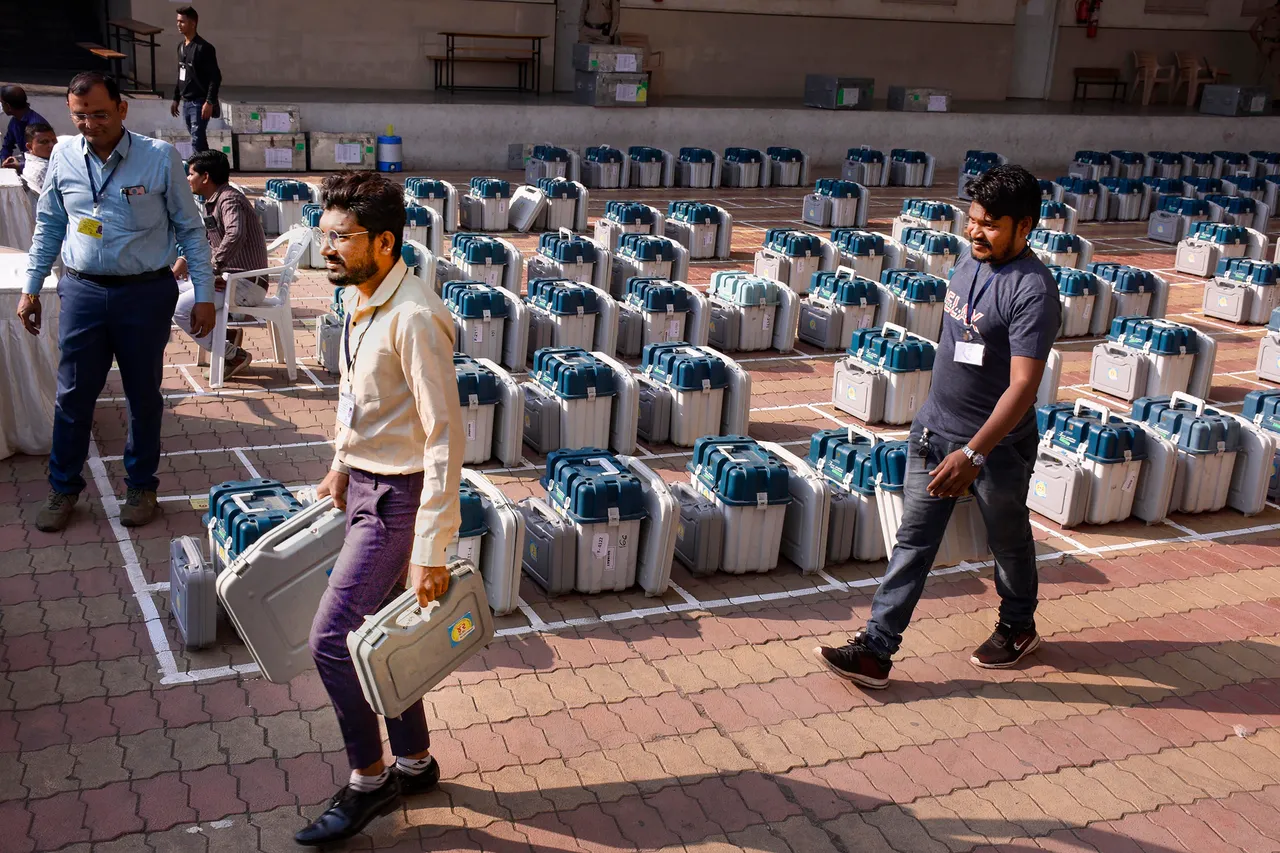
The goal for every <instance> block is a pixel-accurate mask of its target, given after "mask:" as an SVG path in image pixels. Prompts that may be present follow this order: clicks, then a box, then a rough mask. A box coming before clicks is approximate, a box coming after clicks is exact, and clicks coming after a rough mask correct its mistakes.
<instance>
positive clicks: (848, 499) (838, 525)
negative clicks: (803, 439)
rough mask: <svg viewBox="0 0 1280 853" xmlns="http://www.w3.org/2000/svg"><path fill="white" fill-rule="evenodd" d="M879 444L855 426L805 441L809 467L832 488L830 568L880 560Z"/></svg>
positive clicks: (881, 543) (829, 534)
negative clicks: (878, 508) (832, 565)
mask: <svg viewBox="0 0 1280 853" xmlns="http://www.w3.org/2000/svg"><path fill="white" fill-rule="evenodd" d="M880 443H881V439H880V438H879V437H878V436H877V435H876V434H875V433H873V432H870V431H868V430H864V429H861V428H860V427H856V426H851V427H847V428H844V429H830V430H820V431H818V432H816V433H814V434H813V436H812V437H811V438H810V440H809V456H808V459H809V464H810V465H811V466H813V468H814V470H816V471H817V472H818V473H819V474H821V475H822V476H823V477H825V478H826V479H827V481H828V482H829V483H830V484H831V491H832V494H831V520H830V523H829V525H828V528H827V529H828V535H827V561H828V562H830V563H841V562H844V561H846V560H850V559H853V560H863V561H870V560H882V559H884V557H885V550H884V536H883V535H882V534H881V532H880V515H879V512H878V510H877V509H876V485H875V484H876V473H877V472H876V467H875V462H876V454H875V453H874V452H873V450H874V449H875V447H876V445H878V444H880Z"/></svg>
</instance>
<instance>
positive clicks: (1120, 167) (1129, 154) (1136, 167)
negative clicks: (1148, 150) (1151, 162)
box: [1109, 149, 1147, 181]
mask: <svg viewBox="0 0 1280 853" xmlns="http://www.w3.org/2000/svg"><path fill="white" fill-rule="evenodd" d="M1109 153H1110V155H1111V174H1112V175H1113V176H1114V177H1117V178H1130V179H1132V180H1135V181H1137V180H1141V179H1142V175H1143V172H1144V171H1145V167H1146V160H1147V158H1146V156H1145V155H1143V153H1142V152H1141V151H1125V150H1120V149H1117V150H1115V151H1111V152H1109Z"/></svg>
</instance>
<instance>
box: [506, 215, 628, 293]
mask: <svg viewBox="0 0 1280 853" xmlns="http://www.w3.org/2000/svg"><path fill="white" fill-rule="evenodd" d="M528 268H529V271H528V276H527V278H528V280H529V281H532V280H534V279H537V278H562V279H568V280H569V281H580V282H583V283H585V284H593V285H595V286H596V287H602V288H603V287H605V286H606V282H607V279H608V276H609V274H610V272H611V269H610V266H609V251H608V250H607V249H605V247H604V246H603V245H601V244H600V243H598V242H596V241H595V240H593V239H591V238H590V237H582V236H580V235H576V234H574V233H573V232H572V231H569V230H568V229H565V228H561V229H559V230H558V231H553V232H548V233H546V234H542V235H540V236H539V237H538V251H537V252H535V253H534V254H532V255H530V256H529V263H528Z"/></svg>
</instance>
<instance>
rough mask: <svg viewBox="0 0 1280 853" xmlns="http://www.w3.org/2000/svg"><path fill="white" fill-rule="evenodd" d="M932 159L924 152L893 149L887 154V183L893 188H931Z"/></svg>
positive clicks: (909, 149)
mask: <svg viewBox="0 0 1280 853" xmlns="http://www.w3.org/2000/svg"><path fill="white" fill-rule="evenodd" d="M933 169H934V159H933V156H932V155H930V154H929V153H928V152H926V151H918V150H915V149H911V148H894V149H893V150H891V151H890V152H889V183H890V184H891V185H893V186H895V187H928V186H933Z"/></svg>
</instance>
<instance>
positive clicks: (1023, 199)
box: [965, 164, 1040, 228]
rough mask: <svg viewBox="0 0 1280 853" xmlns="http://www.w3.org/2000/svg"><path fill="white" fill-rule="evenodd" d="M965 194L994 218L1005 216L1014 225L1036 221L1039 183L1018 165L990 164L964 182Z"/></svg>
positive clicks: (1037, 220)
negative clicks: (976, 175)
mask: <svg viewBox="0 0 1280 853" xmlns="http://www.w3.org/2000/svg"><path fill="white" fill-rule="evenodd" d="M965 191H966V192H968V194H969V197H970V198H971V199H973V200H974V201H976V202H977V203H978V204H980V205H982V207H983V209H985V210H986V211H987V213H988V214H990V215H991V216H992V217H993V218H995V219H1002V218H1003V217H1006V216H1009V217H1012V218H1013V222H1014V224H1015V225H1016V224H1018V223H1019V222H1021V221H1022V220H1024V219H1030V220H1031V227H1032V228H1035V227H1036V225H1038V224H1039V223H1040V182H1039V181H1038V180H1036V176H1035V175H1033V174H1031V173H1030V172H1028V171H1027V170H1026V169H1024V168H1022V167H1021V166H1015V165H1012V164H1009V165H1006V166H993V167H992V168H990V169H988V170H987V171H985V172H983V173H982V174H981V175H979V176H978V177H976V178H974V179H973V180H971V181H969V183H967V184H965Z"/></svg>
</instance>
